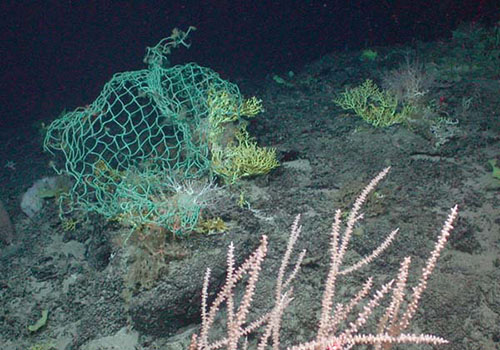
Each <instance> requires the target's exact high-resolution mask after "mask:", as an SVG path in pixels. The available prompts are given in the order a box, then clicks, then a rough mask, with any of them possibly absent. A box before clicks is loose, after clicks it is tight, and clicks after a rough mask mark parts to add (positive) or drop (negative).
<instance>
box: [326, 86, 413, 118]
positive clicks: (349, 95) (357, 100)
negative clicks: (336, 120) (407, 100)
mask: <svg viewBox="0 0 500 350" xmlns="http://www.w3.org/2000/svg"><path fill="white" fill-rule="evenodd" d="M333 102H334V103H335V104H337V105H338V106H340V107H341V108H342V109H352V110H353V111H354V113H356V115H358V116H359V117H361V118H363V120H364V121H366V122H367V123H370V124H372V125H373V126H375V127H386V126H390V125H393V124H397V123H401V122H403V121H405V120H407V119H408V117H409V116H410V114H411V113H412V112H413V110H414V108H413V106H411V105H407V104H403V106H402V107H401V108H399V101H398V99H397V98H396V97H395V96H393V95H392V94H391V93H389V92H387V91H381V90H380V89H379V88H378V87H377V85H375V84H374V83H373V81H371V80H369V79H367V80H366V81H365V82H364V83H363V84H362V85H361V86H358V87H355V88H353V89H350V90H346V91H344V92H343V93H342V94H340V96H339V97H338V98H336V99H335V100H334V101H333Z"/></svg>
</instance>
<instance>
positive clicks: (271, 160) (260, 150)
mask: <svg viewBox="0 0 500 350" xmlns="http://www.w3.org/2000/svg"><path fill="white" fill-rule="evenodd" d="M236 138H237V144H236V145H229V146H227V147H226V148H224V149H219V150H215V151H212V166H213V170H214V172H215V173H216V174H218V175H220V176H221V177H222V178H224V180H225V181H226V182H227V183H230V184H233V183H235V182H236V181H237V180H238V179H240V178H242V177H246V176H252V175H262V174H267V173H268V172H270V171H271V170H272V169H274V168H276V167H278V166H279V162H278V160H277V159H276V149H274V148H265V147H259V146H257V142H255V141H254V140H253V139H252V138H250V136H249V135H248V132H247V131H246V130H245V129H244V128H242V129H241V130H240V132H239V133H238V134H237V135H236Z"/></svg>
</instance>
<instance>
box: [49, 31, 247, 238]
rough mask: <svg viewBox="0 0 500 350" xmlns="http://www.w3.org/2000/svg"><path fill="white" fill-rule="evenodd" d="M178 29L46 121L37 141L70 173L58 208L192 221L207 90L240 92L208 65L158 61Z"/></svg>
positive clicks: (202, 172)
mask: <svg viewBox="0 0 500 350" xmlns="http://www.w3.org/2000/svg"><path fill="white" fill-rule="evenodd" d="M181 33H182V34H186V33H184V32H181ZM174 34H175V32H174ZM186 36H187V35H185V36H182V35H181V36H177V37H174V35H172V36H171V37H169V38H166V39H163V40H162V41H161V42H160V43H159V44H158V45H157V46H155V47H154V48H148V54H147V56H146V58H145V61H146V62H147V63H148V64H149V67H148V69H144V70H139V71H132V72H125V73H118V74H115V75H114V76H113V77H112V78H111V80H110V81H109V82H108V83H107V84H106V85H105V86H104V88H103V90H102V92H101V93H100V95H99V96H98V97H97V99H96V100H95V101H94V102H93V103H92V104H90V105H88V106H86V107H80V108H77V109H76V110H74V111H71V112H69V113H66V114H63V115H62V116H61V117H59V118H58V119H56V120H55V121H53V122H52V123H51V124H50V126H49V127H48V129H47V134H46V137H45V140H44V148H45V150H47V151H48V152H50V153H51V154H52V155H54V156H55V157H56V159H57V162H55V164H57V165H56V166H55V169H56V171H57V172H58V173H60V174H61V173H64V174H67V175H69V176H70V177H71V178H72V179H73V180H74V185H73V186H72V188H71V190H70V192H69V193H67V194H65V195H64V196H63V197H61V212H62V214H63V215H64V214H69V213H71V212H73V211H74V210H77V209H82V210H84V211H86V212H96V213H99V214H102V215H104V216H105V217H106V218H108V219H116V220H120V221H124V222H127V223H130V224H132V225H134V226H137V225H142V224H147V223H151V224H155V225H159V226H161V227H164V228H167V229H169V230H171V231H172V232H175V233H181V232H185V231H187V230H191V229H193V228H194V226H195V225H196V223H197V221H198V215H199V212H200V208H201V206H202V205H203V203H202V202H203V194H204V193H206V190H207V188H208V187H209V186H210V177H211V171H210V158H209V157H210V150H209V142H208V140H207V138H208V137H207V133H208V132H209V125H207V124H208V118H207V115H208V113H209V106H208V105H207V98H208V95H209V91H218V92H227V93H228V94H230V95H231V96H236V97H237V98H238V99H240V100H241V99H242V97H241V94H240V92H239V89H238V87H237V86H236V85H234V84H231V83H229V82H227V81H224V80H222V79H221V78H220V77H219V75H218V74H217V73H216V72H214V71H212V70H211V69H208V68H203V67H200V66H198V65H197V64H195V63H189V64H185V65H177V66H173V67H165V63H166V62H167V59H166V55H167V54H168V53H169V51H170V48H171V47H176V46H178V45H179V44H183V45H184V46H188V45H186V44H185V42H183V39H185V37H186Z"/></svg>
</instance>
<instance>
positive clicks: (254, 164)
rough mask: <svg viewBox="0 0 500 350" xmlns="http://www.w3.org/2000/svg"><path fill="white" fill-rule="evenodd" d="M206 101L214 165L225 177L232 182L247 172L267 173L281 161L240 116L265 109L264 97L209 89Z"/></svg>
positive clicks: (220, 174) (228, 181) (213, 167)
mask: <svg viewBox="0 0 500 350" xmlns="http://www.w3.org/2000/svg"><path fill="white" fill-rule="evenodd" d="M207 104H208V107H209V114H208V123H209V133H208V139H209V144H210V151H211V155H212V169H213V170H214V172H215V173H216V174H217V175H219V176H221V177H222V178H223V179H224V181H226V182H227V183H231V184H232V183H235V182H236V181H237V180H238V179H240V178H242V177H245V176H252V175H259V174H266V173H268V172H269V171H271V170H272V169H274V168H275V167H277V166H278V165H279V163H278V161H277V160H276V150H275V149H273V148H264V147H259V146H258V145H257V142H255V140H254V139H253V138H251V137H250V135H249V134H248V132H247V131H246V128H245V121H244V120H242V119H241V117H242V116H245V117H253V116H255V115H257V114H258V113H260V112H262V111H263V107H262V101H261V100H259V99H257V98H256V97H252V98H249V99H246V100H242V99H241V98H240V97H238V96H235V95H231V94H229V93H228V92H226V91H215V90H209V92H208V97H207Z"/></svg>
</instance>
